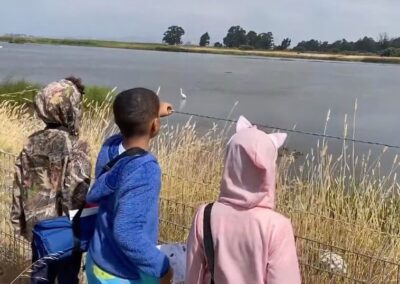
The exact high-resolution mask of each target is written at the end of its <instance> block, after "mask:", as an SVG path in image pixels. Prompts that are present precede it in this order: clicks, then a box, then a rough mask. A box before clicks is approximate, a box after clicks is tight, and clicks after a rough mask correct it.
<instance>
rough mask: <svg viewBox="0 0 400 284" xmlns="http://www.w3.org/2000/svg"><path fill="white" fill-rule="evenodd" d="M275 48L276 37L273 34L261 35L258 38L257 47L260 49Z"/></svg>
mask: <svg viewBox="0 0 400 284" xmlns="http://www.w3.org/2000/svg"><path fill="white" fill-rule="evenodd" d="M273 46H274V36H273V35H272V33H271V32H268V33H261V34H259V35H258V36H257V44H256V47H257V48H259V49H271V48H272V47H273Z"/></svg>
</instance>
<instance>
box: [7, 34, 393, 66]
mask: <svg viewBox="0 0 400 284" xmlns="http://www.w3.org/2000/svg"><path fill="white" fill-rule="evenodd" d="M1 41H4V42H11V43H18V44H24V43H34V44H52V45H72V46H89V47H104V48H122V49H134V50H149V51H166V52H187V53H204V54H220V55H238V56H260V57H276V58H294V59H315V60H326V61H353V62H369V63H392V64H400V57H397V58H396V57H382V56H378V55H369V54H360V53H355V54H354V53H349V54H337V53H330V54H328V53H326V54H325V53H316V52H306V53H301V52H295V51H291V50H288V51H279V50H246V48H243V47H242V48H241V49H240V48H239V49H233V48H214V47H198V46H169V45H165V44H161V43H135V42H118V41H109V40H90V39H55V38H40V37H10V36H0V42H1Z"/></svg>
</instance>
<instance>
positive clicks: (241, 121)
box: [236, 115, 253, 133]
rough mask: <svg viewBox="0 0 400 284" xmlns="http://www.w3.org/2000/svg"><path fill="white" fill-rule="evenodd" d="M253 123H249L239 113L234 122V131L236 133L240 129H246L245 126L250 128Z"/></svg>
mask: <svg viewBox="0 0 400 284" xmlns="http://www.w3.org/2000/svg"><path fill="white" fill-rule="evenodd" d="M252 126H253V125H252V124H251V122H250V121H248V120H247V118H245V117H244V116H243V115H241V116H240V117H239V119H238V121H237V123H236V133H238V132H239V131H240V130H243V129H246V128H251V127H252Z"/></svg>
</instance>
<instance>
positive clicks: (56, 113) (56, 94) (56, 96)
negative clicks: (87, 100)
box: [34, 80, 82, 135]
mask: <svg viewBox="0 0 400 284" xmlns="http://www.w3.org/2000/svg"><path fill="white" fill-rule="evenodd" d="M34 105H35V110H36V113H37V114H38V116H39V117H40V118H41V119H42V120H43V121H44V123H46V124H47V125H48V126H54V127H63V128H66V129H67V131H68V132H69V133H70V134H72V135H78V133H79V124H80V120H81V116H82V94H81V93H80V92H79V91H78V89H77V88H76V87H75V85H74V84H73V83H72V82H70V81H68V80H61V81H58V82H53V83H50V84H49V85H47V86H46V87H45V88H44V89H43V90H41V91H40V92H39V93H38V94H37V96H36V98H35V101H34Z"/></svg>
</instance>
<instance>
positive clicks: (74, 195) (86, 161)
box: [62, 140, 92, 210]
mask: <svg viewBox="0 0 400 284" xmlns="http://www.w3.org/2000/svg"><path fill="white" fill-rule="evenodd" d="M91 169H92V167H91V163H90V156H89V146H88V144H87V143H86V142H83V141H80V140H79V141H77V142H76V143H74V145H73V147H72V152H71V154H70V157H69V160H68V165H67V169H66V173H65V183H64V189H63V190H64V192H63V193H62V195H63V200H64V204H63V205H64V206H66V207H67V208H68V209H69V210H71V209H78V208H80V207H81V206H82V205H84V204H85V200H86V195H87V192H88V189H89V185H90V178H91ZM65 202H66V203H67V204H65Z"/></svg>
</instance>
